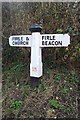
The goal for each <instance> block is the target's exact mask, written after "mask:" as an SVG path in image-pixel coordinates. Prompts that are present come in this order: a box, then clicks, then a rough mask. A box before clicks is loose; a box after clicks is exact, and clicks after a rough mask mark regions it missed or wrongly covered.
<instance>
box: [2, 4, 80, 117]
mask: <svg viewBox="0 0 80 120" xmlns="http://www.w3.org/2000/svg"><path fill="white" fill-rule="evenodd" d="M2 4H3V5H2V17H3V18H2V19H3V25H2V27H3V38H2V42H3V59H2V67H3V80H2V82H3V87H2V91H3V118H5V117H11V115H12V116H13V117H15V118H18V117H20V118H26V117H27V118H40V117H43V118H45V117H48V118H50V117H52V118H54V116H56V117H58V118H64V117H68V118H75V117H76V114H77V108H78V104H77V98H78V83H79V79H80V78H79V77H80V42H79V41H80V39H79V35H80V32H79V24H80V23H79V21H80V19H79V15H78V13H79V3H54V2H53V3H48V2H47V3H44V2H41V3H37V2H34V3H31V2H30V3H28V2H26V3H24V2H23V3H21V2H20V3H8V2H7V3H2ZM75 4H76V6H75ZM74 6H75V8H74ZM32 23H40V24H42V26H43V29H42V34H47V33H48V34H53V33H54V34H56V33H58V34H65V33H68V34H69V35H70V39H71V40H70V41H71V42H70V45H69V46H68V47H66V48H65V47H61V48H60V47H59V48H56V47H55V48H44V49H43V50H42V54H43V55H42V58H43V76H42V77H41V78H40V79H39V81H40V83H39V82H38V79H35V81H34V82H33V81H32V80H33V79H32V80H31V78H30V76H29V70H30V69H29V65H30V55H31V54H30V53H31V51H30V48H23V47H20V48H19V47H11V46H9V43H8V40H9V36H10V35H20V34H24V35H26V34H31V33H30V31H29V28H30V26H31V24H32ZM34 86H35V87H34ZM56 98H57V99H56ZM15 118H14V119H15Z"/></svg>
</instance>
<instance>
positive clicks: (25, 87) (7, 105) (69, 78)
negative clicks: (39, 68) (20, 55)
mask: <svg viewBox="0 0 80 120" xmlns="http://www.w3.org/2000/svg"><path fill="white" fill-rule="evenodd" d="M27 70H28V71H27ZM78 81H79V78H78V73H77V72H76V70H75V69H74V68H71V69H70V68H69V67H68V66H66V65H62V64H61V65H58V66H56V67H55V66H49V67H46V66H45V65H44V70H43V76H42V77H41V78H39V79H36V78H30V77H29V65H27V64H23V63H19V64H18V63H15V64H12V65H10V66H8V67H7V68H5V67H4V69H3V89H2V90H3V118H12V117H13V118H41V117H45V118H65V117H66V118H77V117H78V101H77V99H78Z"/></svg>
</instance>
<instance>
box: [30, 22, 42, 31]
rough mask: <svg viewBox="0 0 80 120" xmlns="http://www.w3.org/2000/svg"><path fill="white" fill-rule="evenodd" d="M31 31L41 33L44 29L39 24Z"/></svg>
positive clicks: (31, 28)
mask: <svg viewBox="0 0 80 120" xmlns="http://www.w3.org/2000/svg"><path fill="white" fill-rule="evenodd" d="M29 30H30V31H31V32H41V30H42V27H41V26H40V25H39V24H33V25H32V26H31V27H30V29H29Z"/></svg>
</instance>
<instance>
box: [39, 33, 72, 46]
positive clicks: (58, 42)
mask: <svg viewBox="0 0 80 120" xmlns="http://www.w3.org/2000/svg"><path fill="white" fill-rule="evenodd" d="M69 44H70V36H69V35H68V34H43V35H41V47H66V46H68V45H69Z"/></svg>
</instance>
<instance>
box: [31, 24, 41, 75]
mask: <svg viewBox="0 0 80 120" xmlns="http://www.w3.org/2000/svg"><path fill="white" fill-rule="evenodd" d="M30 31H31V32H32V36H31V40H32V41H31V63H30V76H31V77H41V76H42V54H41V47H40V42H41V35H40V31H41V26H39V25H37V24H36V25H33V26H31V28H30Z"/></svg>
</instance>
